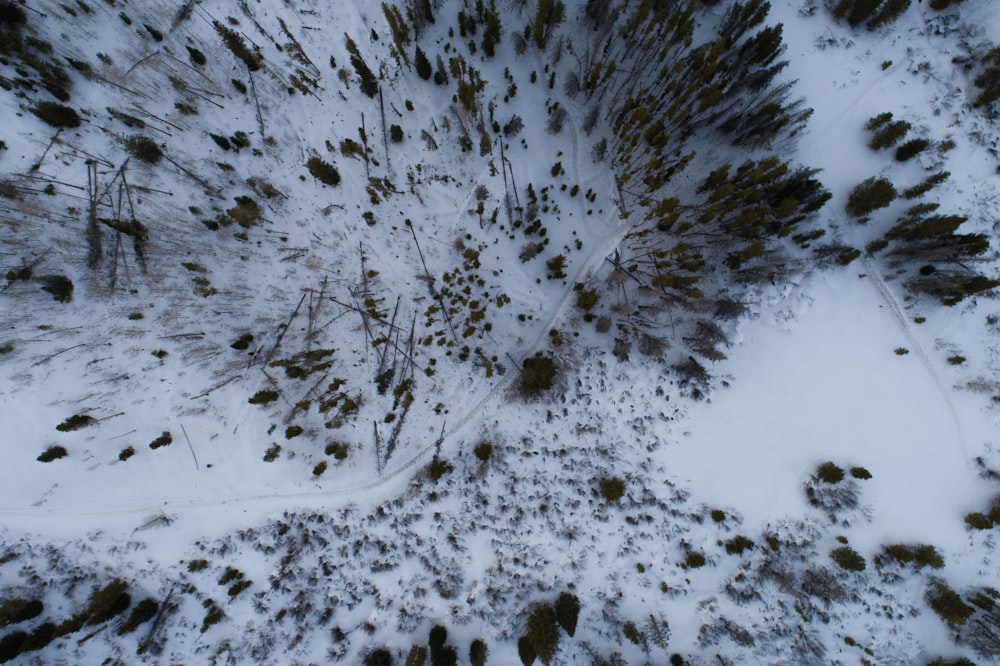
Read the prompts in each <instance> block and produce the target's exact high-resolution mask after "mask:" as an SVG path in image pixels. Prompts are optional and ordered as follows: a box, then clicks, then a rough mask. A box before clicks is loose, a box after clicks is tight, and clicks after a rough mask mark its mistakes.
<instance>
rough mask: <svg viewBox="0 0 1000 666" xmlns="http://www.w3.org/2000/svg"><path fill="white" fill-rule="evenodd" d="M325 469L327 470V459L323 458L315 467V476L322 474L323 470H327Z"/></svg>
mask: <svg viewBox="0 0 1000 666" xmlns="http://www.w3.org/2000/svg"><path fill="white" fill-rule="evenodd" d="M325 471H326V461H325V460H321V461H319V462H318V463H316V466H315V467H313V476H317V477H318V476H322V475H323V472H325Z"/></svg>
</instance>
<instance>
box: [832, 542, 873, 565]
mask: <svg viewBox="0 0 1000 666" xmlns="http://www.w3.org/2000/svg"><path fill="white" fill-rule="evenodd" d="M830 558H831V559H833V561H834V562H836V563H837V565H838V566H839V567H840V568H841V569H845V570H847V571H864V570H865V566H866V564H865V558H863V557H862V556H861V555H860V554H859V553H858V552H857V551H856V550H854V549H853V548H851V547H850V546H841V547H839V548H834V549H833V551H832V552H831V553H830Z"/></svg>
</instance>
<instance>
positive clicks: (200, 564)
mask: <svg viewBox="0 0 1000 666" xmlns="http://www.w3.org/2000/svg"><path fill="white" fill-rule="evenodd" d="M207 568H208V560H191V561H190V562H188V566H187V570H188V571H190V572H191V573H197V572H198V571H204V570H205V569H207Z"/></svg>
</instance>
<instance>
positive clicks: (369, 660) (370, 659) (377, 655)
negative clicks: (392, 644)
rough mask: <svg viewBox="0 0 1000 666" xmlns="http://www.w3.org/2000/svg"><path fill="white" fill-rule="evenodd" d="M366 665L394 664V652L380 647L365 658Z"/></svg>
mask: <svg viewBox="0 0 1000 666" xmlns="http://www.w3.org/2000/svg"><path fill="white" fill-rule="evenodd" d="M365 666H392V653H391V652H389V651H388V650H386V649H385V648H379V649H378V650H375V651H374V652H372V653H371V654H369V655H368V656H367V657H366V658H365Z"/></svg>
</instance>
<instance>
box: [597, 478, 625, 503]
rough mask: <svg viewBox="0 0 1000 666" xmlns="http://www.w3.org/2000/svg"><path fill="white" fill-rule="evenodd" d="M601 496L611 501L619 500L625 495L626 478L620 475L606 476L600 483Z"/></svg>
mask: <svg viewBox="0 0 1000 666" xmlns="http://www.w3.org/2000/svg"><path fill="white" fill-rule="evenodd" d="M598 486H599V488H600V492H601V497H603V498H604V499H606V500H607V501H609V502H617V501H618V500H620V499H621V498H622V497H624V495H625V480H624V479H622V478H621V477H619V476H606V477H604V478H603V479H601V480H600V482H599V483H598Z"/></svg>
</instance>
